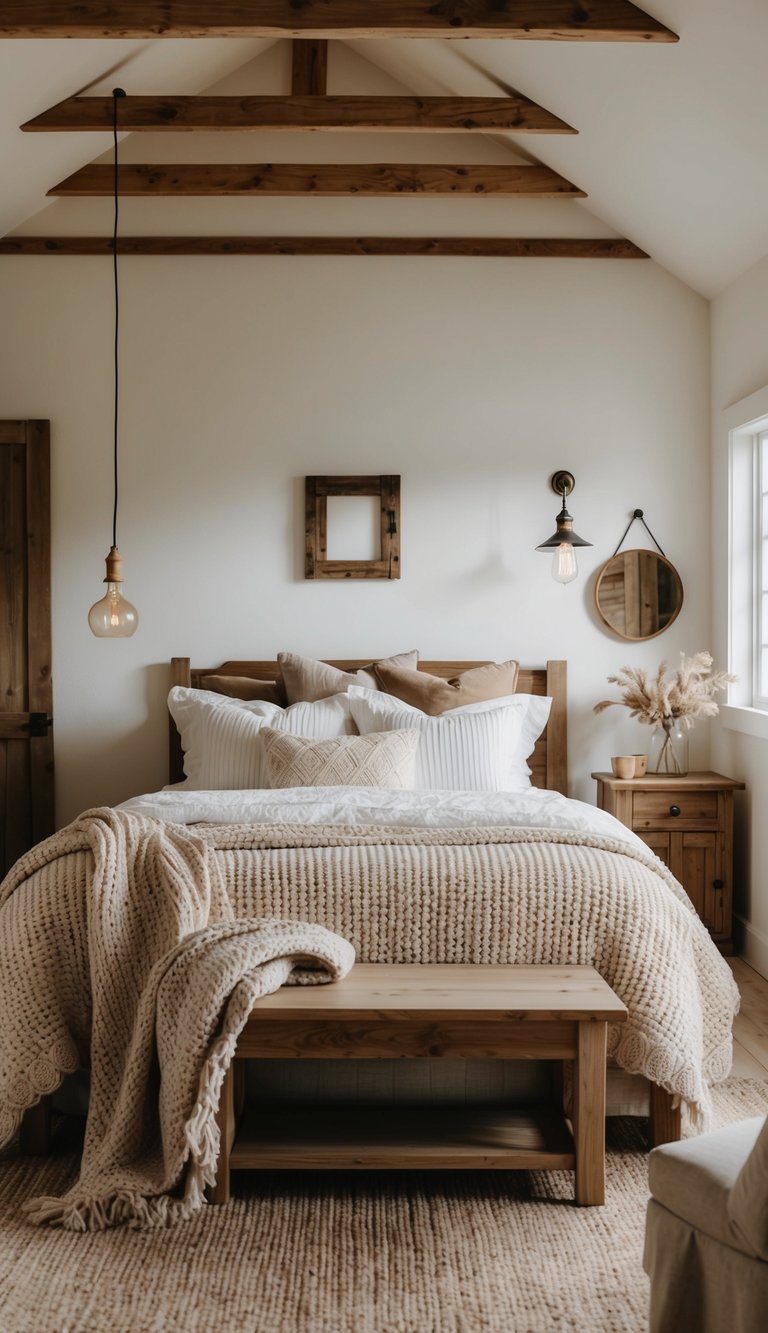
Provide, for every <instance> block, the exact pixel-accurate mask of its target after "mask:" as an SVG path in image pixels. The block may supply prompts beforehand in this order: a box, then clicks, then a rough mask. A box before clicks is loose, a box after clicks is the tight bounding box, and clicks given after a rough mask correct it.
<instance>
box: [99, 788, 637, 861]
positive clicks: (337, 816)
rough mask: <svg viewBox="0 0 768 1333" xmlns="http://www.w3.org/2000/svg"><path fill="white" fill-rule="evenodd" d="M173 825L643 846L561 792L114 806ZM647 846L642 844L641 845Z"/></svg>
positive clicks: (312, 796)
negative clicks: (350, 829)
mask: <svg viewBox="0 0 768 1333" xmlns="http://www.w3.org/2000/svg"><path fill="white" fill-rule="evenodd" d="M118 808H119V809H121V810H128V811H131V812H132V813H134V814H140V815H148V816H149V817H150V818H152V819H160V820H164V821H165V822H167V823H174V824H197V823H206V824H253V823H256V824H344V825H350V824H354V825H361V826H363V827H365V826H373V827H376V826H386V827H388V828H393V827H395V828H432V829H434V828H444V829H457V828H474V827H478V826H479V827H490V828H499V827H503V828H547V829H558V830H562V831H565V832H576V833H584V834H587V835H590V834H596V835H598V836H599V835H602V836H605V837H611V838H619V839H621V840H622V841H623V842H626V843H628V844H629V845H630V846H633V847H637V846H641V847H645V844H644V843H642V842H641V840H640V839H639V838H638V837H637V835H636V834H634V833H632V831H631V830H630V829H628V828H626V827H625V826H624V824H621V823H619V821H618V820H617V819H615V818H614V817H613V815H609V814H607V812H606V811H605V810H598V809H597V808H596V807H595V806H593V805H587V804H586V803H585V802H584V801H573V800H570V799H569V798H568V797H565V796H561V795H560V793H559V792H554V791H541V790H540V789H539V788H535V787H533V788H531V789H530V790H529V791H524V792H476V791H391V790H388V789H384V788H378V787H284V788H280V789H277V790H274V791H273V790H257V791H189V790H185V789H184V788H179V787H177V788H175V789H174V788H171V789H169V790H166V791H159V792H152V793H150V794H148V795H146V796H134V797H133V798H132V799H131V800H129V801H124V802H123V804H122V805H121V806H119V807H118ZM645 850H646V851H647V848H645Z"/></svg>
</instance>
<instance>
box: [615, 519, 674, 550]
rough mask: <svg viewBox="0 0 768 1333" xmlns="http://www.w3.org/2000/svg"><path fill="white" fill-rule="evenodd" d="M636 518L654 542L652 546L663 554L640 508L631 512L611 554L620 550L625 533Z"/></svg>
mask: <svg viewBox="0 0 768 1333" xmlns="http://www.w3.org/2000/svg"><path fill="white" fill-rule="evenodd" d="M636 518H639V520H640V522H641V523H642V525H643V527H644V528H645V530H646V532H647V533H648V536H649V537H650V539H651V541H652V542H653V544H654V546H655V547H656V550H657V551H658V552H659V554H660V555H664V552H663V551H662V549H661V547H660V546H659V543H658V542H657V540H656V538H655V537H654V535H653V533H652V532H651V529H650V528H649V527H648V524H647V523H646V521H645V519H644V518H643V511H642V509H636V510H635V511H634V513H633V515H632V517H631V519H630V520H629V522H628V524H627V526H626V528H625V529H624V534H623V536H622V538H621V541H620V542H619V544H618V546H617V547H616V550H615V551H614V553H613V555H618V553H619V551H620V550H621V547H622V546H623V544H624V542H625V540H626V536H627V533H628V532H629V529H630V528H631V527H632V524H633V523H634V521H635V519H636ZM666 558H667V557H666V556H665V555H664V559H665V560H666ZM611 559H613V556H611Z"/></svg>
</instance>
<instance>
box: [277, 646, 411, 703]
mask: <svg viewBox="0 0 768 1333" xmlns="http://www.w3.org/2000/svg"><path fill="white" fill-rule="evenodd" d="M277 660H278V662H279V663H280V671H281V673H282V677H283V681H284V683H285V692H286V694H287V696H288V702H289V704H296V703H314V702H315V700H316V699H327V698H328V696H329V695H331V694H343V693H344V692H345V690H348V689H349V687H350V685H362V686H364V688H365V689H367V690H378V689H380V688H381V686H380V685H379V684H378V683H377V680H376V677H375V675H374V667H375V666H377V665H380V664H379V663H376V662H372V663H371V664H370V666H367V667H361V668H360V670H359V671H340V670H339V668H338V667H333V666H329V665H328V663H327V662H318V661H317V660H316V659H315V658H314V657H301V656H300V654H299V653H278V654H277ZM418 661H419V654H418V653H417V652H412V653H398V654H397V655H396V656H395V657H384V658H382V660H381V664H386V665H387V666H394V667H407V668H409V669H410V670H412V671H415V669H416V667H417V665H418Z"/></svg>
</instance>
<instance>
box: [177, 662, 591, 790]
mask: <svg viewBox="0 0 768 1333" xmlns="http://www.w3.org/2000/svg"><path fill="white" fill-rule="evenodd" d="M370 664H371V659H370V657H369V658H367V659H366V658H358V659H356V660H354V661H353V660H351V659H345V660H343V661H335V660H334V661H331V662H329V666H335V667H339V668H340V670H342V671H356V670H358V668H359V667H366V666H370ZM485 665H487V663H486V662H485V661H483V662H419V670H420V671H426V672H428V673H429V675H431V676H442V677H443V678H444V679H445V680H450V679H451V677H453V676H456V675H458V674H459V673H460V672H462V671H469V670H471V668H472V667H478V666H485ZM204 676H249V677H250V678H251V679H252V680H268V681H276V680H278V679H279V676H280V668H279V666H278V664H277V662H222V664H221V666H216V667H192V666H190V659H189V658H188V657H172V658H171V684H172V685H186V686H191V687H192V688H193V689H196V690H200V689H203V688H204V687H203V685H202V683H201V682H202V679H203V677H204ZM567 678H568V664H567V662H560V661H555V662H547V665H546V666H545V667H521V668H520V674H519V677H518V681H517V693H518V694H542V695H545V694H547V695H549V696H550V697H551V699H552V708H551V710H550V714H549V721H548V722H547V725H546V727H545V728H544V731H543V732H542V734H541V736H540V737H539V739H538V741H537V742H536V748H535V749H534V751H533V754H532V755H531V757H530V759H529V761H528V762H529V764H530V767H531V770H532V773H531V782H532V783H533V785H534V787H545V788H549V789H550V791H559V792H562V794H563V796H567V795H568V736H567V730H568V715H567ZM205 688H207V687H205ZM169 724H170V754H169V774H170V777H169V781H170V782H181V781H182V779H183V777H184V754H183V751H182V748H181V739H180V737H179V733H178V731H177V730H176V724H175V722H174V721H173V718H170V719H169Z"/></svg>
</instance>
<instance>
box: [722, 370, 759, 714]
mask: <svg viewBox="0 0 768 1333" xmlns="http://www.w3.org/2000/svg"><path fill="white" fill-rule="evenodd" d="M723 428H724V429H723V432H722V436H721V439H722V441H723V445H724V446H726V447H727V458H728V479H729V486H728V505H727V509H728V515H727V528H728V552H727V556H728V580H727V600H728V610H727V625H728V651H727V660H728V670H729V671H732V672H734V673H735V675H736V676H737V678H738V679H737V681H736V683H735V684H734V685H732V686H731V687H730V689H729V691H728V703H727V705H726V706H725V707H724V709H723V713H724V719H723V720H724V722H725V725H726V726H732V727H735V728H736V730H739V731H746V732H749V733H751V734H753V735H758V736H764V737H768V389H762V390H760V392H759V393H756V394H753V395H752V396H751V397H750V398H746V399H744V400H743V401H742V402H741V403H737V404H735V406H734V407H732V408H729V409H727V410H726V412H725V413H724V414H723ZM724 501H725V495H724V494H723V495H722V496H721V495H720V494H718V492H717V489H716V491H715V496H714V505H715V514H716V515H717V514H720V515H722V520H721V521H725V520H726V506H725V504H724ZM720 550H722V548H720ZM722 553H723V555H724V554H725V552H722ZM718 554H719V551H718V538H717V536H715V608H716V621H715V624H716V625H717V608H718V607H722V608H723V610H724V609H725V608H724V607H723V603H722V601H721V600H720V594H719V593H718V584H719V577H718ZM721 586H722V585H721ZM722 591H723V592H725V591H726V589H725V588H724V587H723V589H722ZM721 623H722V622H721ZM723 646H724V645H723Z"/></svg>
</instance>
